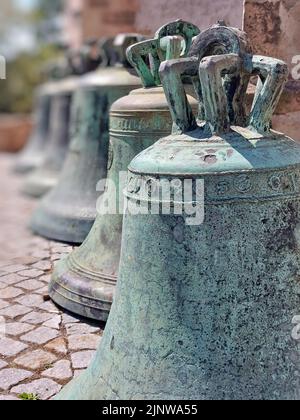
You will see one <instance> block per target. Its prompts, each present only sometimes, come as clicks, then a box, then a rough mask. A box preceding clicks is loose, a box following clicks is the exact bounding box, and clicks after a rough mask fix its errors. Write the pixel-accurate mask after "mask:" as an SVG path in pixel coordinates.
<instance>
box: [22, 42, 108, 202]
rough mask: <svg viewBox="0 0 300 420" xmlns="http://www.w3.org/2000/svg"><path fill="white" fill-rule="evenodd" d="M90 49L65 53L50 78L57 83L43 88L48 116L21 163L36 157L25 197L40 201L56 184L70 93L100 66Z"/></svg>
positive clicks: (64, 145) (62, 157) (65, 141)
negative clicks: (47, 105)
mask: <svg viewBox="0 0 300 420" xmlns="http://www.w3.org/2000/svg"><path fill="white" fill-rule="evenodd" d="M91 48H92V47H91V46H88V45H87V44H84V45H83V46H82V48H81V49H79V50H78V51H77V50H75V51H70V52H68V54H67V55H66V57H64V58H63V59H62V63H60V64H59V65H57V64H56V65H54V67H53V69H52V72H54V74H53V75H52V77H53V78H60V79H61V80H59V81H56V82H52V83H51V84H49V85H48V86H46V93H47V95H49V94H50V95H51V101H50V109H49V114H47V115H44V114H43V116H44V118H45V121H44V124H46V123H47V124H48V126H47V127H48V129H47V132H44V133H40V132H38V137H37V139H34V142H33V143H31V142H30V144H29V145H28V148H29V150H28V151H27V150H26V151H25V159H28V155H29V153H30V155H31V156H36V155H37V156H38V157H39V159H38V165H37V167H36V169H35V170H34V171H33V172H32V173H30V174H29V175H28V177H27V179H26V180H25V183H24V186H23V188H22V191H23V192H24V193H25V194H27V195H29V196H33V197H41V196H43V195H45V194H46V193H47V192H48V191H49V190H51V189H52V188H53V187H54V186H55V185H56V184H57V181H58V178H59V175H60V172H61V169H62V167H63V164H64V161H65V158H66V155H67V150H68V147H69V141H70V133H69V131H70V127H69V125H70V114H71V103H72V97H73V93H74V92H75V91H76V89H77V88H78V85H79V83H80V80H81V79H80V77H79V76H82V75H83V74H85V73H88V72H90V71H91V69H92V68H93V66H94V65H95V62H96V61H97V60H98V62H100V57H96V58H94V57H93V56H92V51H91ZM44 90H45V89H44ZM43 93H44V92H43ZM43 97H44V95H43ZM47 118H48V119H49V120H48V121H47ZM42 134H43V135H44V138H43V136H42ZM28 152H29V153H28ZM23 158H24V157H23Z"/></svg>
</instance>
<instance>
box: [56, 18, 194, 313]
mask: <svg viewBox="0 0 300 420" xmlns="http://www.w3.org/2000/svg"><path fill="white" fill-rule="evenodd" d="M198 33H199V29H198V28H197V27H195V26H194V25H191V24H189V23H186V22H183V21H177V22H172V23H170V24H168V25H165V26H164V27H162V28H161V29H160V30H159V31H158V32H157V33H156V36H155V38H154V39H151V40H147V41H143V42H141V43H138V44H136V45H134V46H132V47H130V48H129V49H128V58H129V60H130V62H131V63H132V64H133V66H134V67H135V68H136V71H137V73H138V74H139V75H140V76H141V79H142V82H143V85H144V88H142V89H137V90H134V91H132V92H131V93H130V95H128V96H125V97H123V98H122V99H119V100H118V101H117V102H115V103H114V104H113V106H112V109H111V112H110V153H109V163H108V180H107V190H106V192H105V194H104V195H103V196H102V198H103V201H102V204H103V205H104V207H102V209H101V203H100V205H99V206H98V207H99V209H98V210H99V214H98V215H97V218H96V222H95V224H94V226H93V228H92V230H91V232H90V234H89V236H88V237H87V239H86V241H85V242H84V243H83V245H82V246H81V247H80V248H77V249H76V250H75V251H74V252H73V253H72V254H71V255H70V256H69V257H68V258H67V259H65V260H63V261H61V262H60V263H59V264H58V266H57V267H56V270H55V272H54V274H53V277H52V281H51V284H50V296H51V297H52V299H53V300H54V301H55V302H57V303H58V304H59V305H61V306H62V307H64V308H67V309H68V310H70V311H72V312H75V313H78V314H81V315H83V316H86V317H89V318H95V319H98V320H102V321H106V320H107V317H108V314H109V311H110V307H111V303H112V298H113V294H114V290H115V285H116V280H117V276H118V269H119V260H120V250H121V238H122V219H123V216H122V204H123V200H122V191H123V187H124V186H125V185H123V184H124V183H125V182H126V175H127V168H128V165H129V163H130V161H131V160H132V159H133V158H134V156H136V155H137V154H139V153H140V152H141V151H142V150H144V149H145V148H147V147H149V146H151V145H153V143H155V142H156V141H157V140H158V139H159V138H161V137H162V136H166V135H168V134H169V133H170V132H171V130H172V119H171V115H170V111H169V107H168V104H167V101H166V97H165V94H164V91H163V88H162V87H161V82H160V78H159V74H158V71H159V65H160V62H161V60H162V59H165V58H175V57H180V55H183V56H184V55H186V54H187V52H188V51H189V49H190V45H191V41H192V38H193V37H194V36H196V35H197V34H198ZM182 42H184V45H185V47H184V49H182ZM148 56H150V57H151V60H150V63H151V65H150V68H149V67H148V61H145V60H146V58H147V57H148ZM186 89H187V90H188V89H189V90H190V91H192V90H193V89H192V88H191V86H190V87H188V86H186ZM189 100H190V103H192V104H193V108H194V111H195V113H196V112H197V101H196V100H195V99H193V98H191V97H190V98H189ZM122 174H123V175H124V174H125V177H123V178H122ZM98 180H101V178H100V177H99V178H98ZM122 181H123V182H122ZM93 188H94V189H95V183H94V184H93ZM99 188H100V187H99ZM120 194H121V199H120V200H121V201H119V196H120ZM52 195H53V194H52ZM52 198H53V197H52ZM77 199H78V200H79V201H80V195H78V196H77ZM51 201H52V202H53V199H52V200H51ZM67 201H69V200H67ZM108 203H111V205H110V207H111V209H112V211H106V210H107V208H108ZM49 207H50V201H49V203H48V208H49ZM102 210H105V211H102Z"/></svg>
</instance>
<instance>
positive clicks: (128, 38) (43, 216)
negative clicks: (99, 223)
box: [31, 34, 141, 244]
mask: <svg viewBox="0 0 300 420" xmlns="http://www.w3.org/2000/svg"><path fill="white" fill-rule="evenodd" d="M139 38H140V36H139V35H133V34H128V35H125V34H124V35H122V36H121V37H120V36H118V37H117V38H116V41H117V43H118V45H116V43H115V44H114V46H112V48H114V49H115V51H116V52H118V51H119V49H120V48H124V49H125V51H126V48H127V46H128V45H130V43H134V42H137V40H138V39H139ZM124 53H125V52H124ZM126 67H129V65H128V64H127V66H126V64H124V65H123V66H121V64H120V62H119V63H115V65H114V66H112V67H107V68H99V69H98V70H96V71H94V72H91V73H89V74H88V75H86V76H85V77H83V78H81V80H80V83H79V86H78V88H77V89H76V91H75V93H74V97H73V103H72V116H71V125H70V132H71V144H70V148H69V151H68V155H67V158H66V161H65V164H64V166H63V169H62V172H61V175H60V178H59V181H58V183H57V185H56V186H55V188H53V189H52V191H50V192H49V194H47V196H46V197H45V198H44V199H43V200H42V202H41V204H40V205H39V207H38V208H37V210H36V211H35V213H34V215H33V217H32V220H31V228H32V229H33V231H34V232H36V233H38V234H39V235H41V236H45V237H47V238H51V239H54V240H58V241H63V242H68V243H75V244H81V243H82V242H83V241H84V239H85V238H86V236H87V235H88V233H89V231H90V229H91V227H92V226H93V223H94V221H95V218H96V202H97V197H98V195H99V194H98V192H97V190H96V186H97V183H98V181H99V180H101V179H105V178H106V175H107V159H108V143H109V134H108V125H109V124H108V117H109V109H110V107H111V104H112V103H113V102H114V101H115V100H116V99H118V98H120V97H122V96H124V95H126V94H128V92H130V91H131V90H132V89H134V88H137V87H139V86H140V85H141V83H140V80H139V78H138V77H136V76H133V75H131V74H129V72H128V71H127V70H126Z"/></svg>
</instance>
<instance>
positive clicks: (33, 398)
mask: <svg viewBox="0 0 300 420" xmlns="http://www.w3.org/2000/svg"><path fill="white" fill-rule="evenodd" d="M19 399H20V400H31V401H39V397H38V395H36V394H27V393H26V392H23V394H20V395H19Z"/></svg>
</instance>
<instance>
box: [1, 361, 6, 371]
mask: <svg viewBox="0 0 300 420" xmlns="http://www.w3.org/2000/svg"><path fill="white" fill-rule="evenodd" d="M5 366H7V363H6V362H3V360H0V369H3V368H4V367H5Z"/></svg>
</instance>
